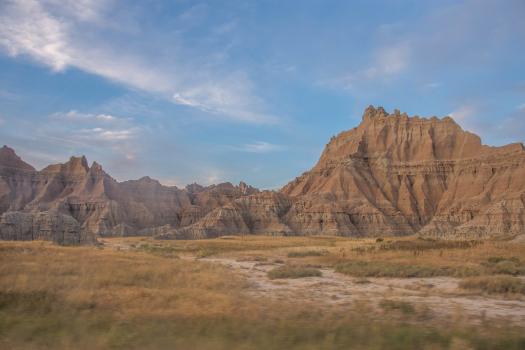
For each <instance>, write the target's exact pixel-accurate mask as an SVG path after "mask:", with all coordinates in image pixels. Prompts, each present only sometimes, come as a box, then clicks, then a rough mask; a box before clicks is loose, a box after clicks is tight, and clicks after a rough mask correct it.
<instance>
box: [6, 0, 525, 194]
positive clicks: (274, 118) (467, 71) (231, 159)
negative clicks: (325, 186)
mask: <svg viewBox="0 0 525 350" xmlns="http://www.w3.org/2000/svg"><path fill="white" fill-rule="evenodd" d="M524 15H525V1H523V0H496V1H488V0H475V1H447V0H439V1H430V0H428V1H419V0H417V1H401V0H399V1H390V0H385V1H379V0H377V1H376V0H370V1H359V0H355V1H346V0H341V1H330V0H302V1H283V0H279V1H271V0H259V1H254V0H239V1H236V0H231V1H229V0H221V1H219V0H216V1H190V0H180V1H174V0H140V1H131V0H126V1H124V0H122V1H118V0H14V1H12V0H0V143H2V144H6V145H8V146H10V147H12V148H14V149H15V150H16V152H17V153H18V154H19V155H20V156H21V157H22V158H23V159H24V160H26V161H27V162H29V163H30V164H32V165H34V166H35V167H36V168H38V169H40V168H42V167H44V166H46V165H48V164H50V163H58V162H65V161H67V159H69V157H70V156H72V155H86V157H87V158H88V160H89V161H90V162H92V161H97V162H98V163H100V164H102V166H103V167H104V169H105V170H106V171H107V172H108V173H109V174H110V175H112V176H113V177H114V178H115V179H117V180H119V181H123V180H128V179H137V178H140V177H142V176H145V175H148V176H150V177H152V178H155V179H157V180H159V181H160V182H161V183H163V184H165V185H176V186H179V187H182V186H185V185H186V184H189V183H193V182H198V183H201V184H204V185H209V184H212V183H219V182H225V181H230V182H232V183H238V182H239V181H241V180H242V181H245V182H247V183H249V184H251V185H254V186H256V187H259V188H269V189H273V188H279V187H281V186H283V185H284V184H286V183H287V182H288V181H290V180H292V179H293V178H295V177H296V176H298V175H300V174H301V173H303V172H304V171H307V170H308V169H310V168H311V167H312V166H313V165H314V164H315V162H316V161H317V159H318V157H319V155H320V153H321V152H322V150H323V147H324V146H325V144H326V143H327V142H328V140H329V139H330V137H331V136H333V135H336V134H338V133H339V132H341V131H343V130H348V129H351V128H353V127H355V126H357V125H358V124H359V122H360V121H361V116H362V113H363V110H364V109H365V108H366V107H367V106H368V105H371V104H372V105H375V106H383V107H384V108H385V109H386V110H387V111H393V109H396V108H397V109H400V110H401V111H402V112H407V113H408V114H409V115H419V116H426V117H429V116H434V115H435V116H439V117H443V116H446V115H450V116H452V117H453V118H454V119H455V120H456V121H457V122H458V123H459V124H460V125H461V126H462V127H463V128H464V129H466V130H469V131H472V132H475V133H477V134H478V135H480V136H481V137H482V140H483V142H484V143H485V144H489V145H502V144H505V143H509V142H523V141H525V20H523V17H524Z"/></svg>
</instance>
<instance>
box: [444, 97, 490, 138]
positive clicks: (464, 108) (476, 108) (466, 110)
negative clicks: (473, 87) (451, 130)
mask: <svg viewBox="0 0 525 350" xmlns="http://www.w3.org/2000/svg"><path fill="white" fill-rule="evenodd" d="M482 111H483V108H482V105H480V104H479V103H476V102H467V103H464V104H462V105H460V106H459V107H458V108H456V109H455V110H454V111H452V112H450V113H449V114H448V115H449V116H450V117H452V119H454V120H455V121H456V122H457V123H458V124H459V125H460V126H461V127H462V128H463V129H464V130H468V131H471V132H474V133H476V134H477V135H479V136H481V137H486V136H488V135H489V134H490V133H491V129H492V128H493V126H492V125H491V124H490V123H487V122H486V121H485V120H483V119H482V118H481V117H480V114H481V112H482Z"/></svg>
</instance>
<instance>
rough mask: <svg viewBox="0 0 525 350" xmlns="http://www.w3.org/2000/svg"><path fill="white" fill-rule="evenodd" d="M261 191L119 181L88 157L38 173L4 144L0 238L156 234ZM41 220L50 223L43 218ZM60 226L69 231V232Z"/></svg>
mask: <svg viewBox="0 0 525 350" xmlns="http://www.w3.org/2000/svg"><path fill="white" fill-rule="evenodd" d="M256 192H258V190H257V189H255V188H253V187H250V186H248V185H246V184H245V183H241V184H239V186H234V185H232V184H231V183H223V184H219V185H213V186H208V187H202V186H199V185H190V186H188V187H187V188H185V189H178V188H177V187H167V186H163V185H161V184H160V183H159V182H158V181H156V180H153V179H151V178H149V177H143V178H141V179H139V180H132V181H125V182H120V183H119V182H117V181H116V180H114V179H113V178H111V177H110V176H109V175H108V174H106V173H105V172H104V171H103V169H102V167H101V166H100V165H99V164H97V163H96V162H95V163H93V165H92V166H91V167H89V165H88V162H87V160H86V158H85V157H71V159H70V160H69V161H68V162H66V163H64V164H54V165H50V166H48V167H46V168H44V169H43V170H41V171H36V170H35V169H34V168H33V167H32V166H30V165H28V164H27V163H25V162H23V161H22V160H21V159H20V158H19V157H18V156H17V155H16V154H15V152H14V151H13V150H12V149H10V148H8V147H6V146H4V147H3V148H1V149H0V214H2V216H1V217H0V238H1V239H16V240H27V239H37V238H38V239H49V240H53V241H56V242H59V243H64V244H76V243H83V242H90V241H93V237H94V236H114V235H155V234H160V233H165V232H170V231H171V230H173V229H175V228H178V227H182V226H187V225H191V224H193V223H195V222H197V221H198V220H200V219H201V218H202V217H204V216H205V215H206V214H207V213H208V212H210V211H211V210H213V209H215V208H216V207H219V206H222V205H225V204H227V203H229V202H230V201H232V200H234V199H237V198H239V197H242V196H245V195H249V194H253V193H256ZM44 219H46V220H47V221H48V222H50V223H49V224H47V226H45V225H41V224H40V222H41V221H42V220H44ZM44 221H45V220H44ZM44 226H45V227H44ZM46 227H51V228H52V229H47V228H46ZM61 232H62V233H63V232H66V233H68V234H66V235H65V237H66V238H63V236H64V235H63V234H62V233H61Z"/></svg>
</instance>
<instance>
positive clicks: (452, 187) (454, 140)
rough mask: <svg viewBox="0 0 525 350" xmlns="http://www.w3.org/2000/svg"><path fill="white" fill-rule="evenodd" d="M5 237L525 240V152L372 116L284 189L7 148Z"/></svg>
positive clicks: (2, 177) (2, 175)
mask: <svg viewBox="0 0 525 350" xmlns="http://www.w3.org/2000/svg"><path fill="white" fill-rule="evenodd" d="M0 214H2V215H1V218H0V238H1V239H11V240H32V239H47V240H52V241H55V242H57V243H61V244H79V243H89V242H94V241H95V240H96V237H97V236H114V235H149V236H156V237H159V238H165V239H168V238H185V239H194V238H209V237H217V236H221V235H235V234H273V235H319V234H323V235H342V236H355V237H363V236H387V235H410V234H419V235H422V236H427V237H434V238H447V239H448V238H488V237H493V236H502V235H509V236H510V235H515V234H522V233H525V149H524V147H523V145H522V144H521V143H515V144H510V145H506V146H503V147H489V146H486V145H482V143H481V140H480V138H479V137H478V136H476V135H474V134H472V133H469V132H466V131H464V130H462V129H461V127H460V126H459V125H458V124H456V123H455V122H454V120H453V119H452V118H450V117H445V118H442V119H439V118H436V117H432V118H430V119H427V118H420V117H417V116H414V117H409V116H407V115H406V114H405V113H403V114H401V113H400V112H399V111H397V110H396V111H395V112H394V113H392V114H388V113H387V112H385V110H384V109H383V108H381V107H379V108H374V107H368V108H367V109H366V110H365V112H364V115H363V120H362V122H361V124H359V126H357V127H356V128H353V129H351V130H348V131H344V132H342V133H340V134H339V135H337V136H335V137H333V138H332V139H331V140H330V142H329V143H328V144H327V145H326V147H325V149H324V151H323V153H322V155H321V158H320V159H319V161H318V163H317V164H316V165H315V166H314V167H313V169H311V170H310V171H307V172H305V173H304V174H302V175H301V176H299V177H297V178H296V179H295V180H293V181H291V182H290V183H288V184H287V185H286V186H284V187H283V188H282V189H281V190H279V191H259V190H257V189H255V188H253V187H251V186H248V185H246V184H244V183H242V182H241V183H240V184H239V185H238V186H234V185H232V184H230V183H223V184H219V185H213V186H208V187H203V186H199V185H197V184H193V185H189V186H187V187H186V188H184V189H179V188H177V187H168V186H163V185H161V184H160V183H159V182H158V181H156V180H153V179H150V178H149V177H144V178H141V179H139V180H133V181H125V182H117V181H116V180H114V179H113V178H111V176H109V175H108V174H107V173H105V172H104V170H103V169H102V167H101V166H100V165H99V164H97V163H96V162H95V163H93V164H92V165H91V166H89V165H88V163H87V160H86V158H85V157H78V158H77V157H72V158H71V159H70V160H69V161H68V162H66V163H64V164H55V165H50V166H48V167H46V168H44V169H43V170H41V171H37V170H35V169H34V168H33V167H32V166H31V165H29V164H27V163H25V162H24V161H23V160H21V159H20V158H19V157H18V156H17V155H16V154H15V152H14V151H13V150H12V149H10V148H8V147H6V146H4V147H3V148H2V149H0Z"/></svg>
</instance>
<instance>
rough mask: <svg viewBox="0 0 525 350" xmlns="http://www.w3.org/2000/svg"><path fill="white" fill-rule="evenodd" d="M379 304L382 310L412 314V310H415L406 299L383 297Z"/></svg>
mask: <svg viewBox="0 0 525 350" xmlns="http://www.w3.org/2000/svg"><path fill="white" fill-rule="evenodd" d="M379 306H380V307H381V308H382V309H383V310H398V311H401V312H402V313H403V314H406V315H408V314H413V313H414V312H416V309H415V308H414V305H412V304H410V303H409V302H407V301H399V300H389V299H384V300H382V301H381V302H380V303H379Z"/></svg>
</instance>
